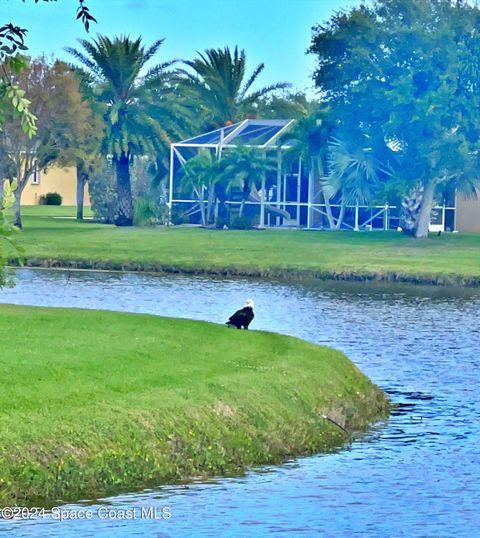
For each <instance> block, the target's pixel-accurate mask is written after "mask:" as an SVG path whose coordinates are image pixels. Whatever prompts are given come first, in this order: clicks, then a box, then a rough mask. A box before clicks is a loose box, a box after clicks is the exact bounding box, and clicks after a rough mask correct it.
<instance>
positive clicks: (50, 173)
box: [22, 166, 90, 206]
mask: <svg viewBox="0 0 480 538" xmlns="http://www.w3.org/2000/svg"><path fill="white" fill-rule="evenodd" d="M32 180H33V176H32V177H30V179H29V180H28V183H27V185H26V186H25V189H24V190H23V193H22V205H37V204H38V203H39V200H40V196H42V195H43V194H47V193H48V192H58V194H60V195H61V197H62V205H76V204H77V174H76V170H75V168H74V167H69V168H59V167H57V166H52V167H50V168H48V169H47V170H46V171H44V170H41V171H40V172H39V182H38V185H36V184H34V183H33V182H32ZM85 205H86V206H89V205H90V196H89V193H88V184H86V185H85Z"/></svg>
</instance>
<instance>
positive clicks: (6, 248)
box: [0, 180, 23, 288]
mask: <svg viewBox="0 0 480 538" xmlns="http://www.w3.org/2000/svg"><path fill="white" fill-rule="evenodd" d="M1 181H2V185H1V187H2V188H1V189H0V288H1V287H2V286H4V285H6V284H10V282H9V280H8V279H7V278H6V275H5V266H6V264H7V262H8V260H9V259H10V258H12V259H17V260H18V261H19V262H20V263H21V262H22V255H23V249H22V248H21V247H19V245H18V244H17V243H16V242H15V241H14V234H15V233H16V232H17V231H18V229H17V228H16V227H15V226H13V224H12V222H11V220H10V219H9V218H8V215H9V213H10V211H11V208H12V206H13V200H14V198H13V193H14V191H15V189H16V188H17V185H16V183H15V182H13V183H12V184H10V182H9V181H5V182H3V180H1Z"/></svg>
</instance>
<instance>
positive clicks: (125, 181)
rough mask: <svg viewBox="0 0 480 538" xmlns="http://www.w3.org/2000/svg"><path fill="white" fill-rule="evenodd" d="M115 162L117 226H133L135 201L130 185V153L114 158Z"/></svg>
mask: <svg viewBox="0 0 480 538" xmlns="http://www.w3.org/2000/svg"><path fill="white" fill-rule="evenodd" d="M114 163H115V177H116V183H117V212H116V215H115V221H114V223H115V225H116V226H132V225H133V202H132V187H131V185H130V160H129V158H128V155H125V154H124V153H122V155H121V156H120V157H119V158H118V157H115V158H114Z"/></svg>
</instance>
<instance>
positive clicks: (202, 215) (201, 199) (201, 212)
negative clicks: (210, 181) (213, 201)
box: [198, 189, 207, 226]
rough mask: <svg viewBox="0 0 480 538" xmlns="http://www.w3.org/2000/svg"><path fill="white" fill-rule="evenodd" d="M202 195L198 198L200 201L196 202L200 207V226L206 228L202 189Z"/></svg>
mask: <svg viewBox="0 0 480 538" xmlns="http://www.w3.org/2000/svg"><path fill="white" fill-rule="evenodd" d="M201 192H202V195H201V196H200V199H199V200H198V205H199V206H200V215H201V219H202V226H206V225H207V224H206V218H205V200H204V199H203V189H202V191H201Z"/></svg>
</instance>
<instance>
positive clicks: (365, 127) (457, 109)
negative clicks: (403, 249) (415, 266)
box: [310, 0, 480, 238]
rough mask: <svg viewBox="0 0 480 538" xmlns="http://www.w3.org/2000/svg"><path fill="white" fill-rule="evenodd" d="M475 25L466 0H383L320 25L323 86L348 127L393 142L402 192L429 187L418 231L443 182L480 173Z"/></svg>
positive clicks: (424, 228)
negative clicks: (479, 161)
mask: <svg viewBox="0 0 480 538" xmlns="http://www.w3.org/2000/svg"><path fill="white" fill-rule="evenodd" d="M479 25H480V11H479V9H478V8H477V7H475V6H472V5H470V4H469V3H468V2H466V1H462V0H459V1H457V2H451V1H450V0H377V1H375V2H374V3H373V4H372V5H370V4H365V5H362V6H360V7H358V8H354V9H352V10H350V11H348V12H342V13H337V14H336V15H334V17H332V18H331V19H330V21H328V22H327V23H325V24H323V25H318V26H317V27H316V29H315V32H314V37H313V41H312V45H311V48H310V52H312V53H314V54H316V55H317V57H318V68H317V71H316V73H315V81H316V84H317V87H318V89H319V91H320V92H322V95H323V96H324V98H325V99H326V100H327V101H328V102H329V103H331V106H332V107H334V108H335V109H336V113H337V114H338V115H339V117H342V118H343V122H344V125H345V126H348V128H349V129H353V130H358V131H363V135H364V136H366V137H367V138H370V139H372V140H379V139H382V140H383V141H384V142H385V143H386V144H389V145H390V146H391V147H394V148H395V151H396V153H397V156H398V170H397V174H398V176H399V177H401V178H402V181H403V183H404V188H405V191H408V190H410V189H411V188H412V187H415V186H417V185H421V186H422V187H423V196H422V202H421V207H420V211H419V215H418V220H417V222H416V225H415V236H416V237H419V238H420V237H427V235H428V224H429V220H430V214H431V210H432V206H433V204H434V199H435V195H436V192H437V191H438V189H439V188H443V187H444V186H445V184H447V183H448V182H451V181H453V180H454V181H456V182H457V184H458V185H461V184H462V183H464V182H467V183H469V184H470V183H472V182H473V181H474V178H475V177H479V176H480V174H479V171H480V170H479V168H478V162H477V159H478V158H477V154H478V150H479V149H480V143H479V141H480V137H479V136H478V125H479V123H480V121H479V120H480V113H479V112H478V111H479V110H480V107H479V104H480V101H479V99H480V94H479V92H478V81H479V80H480V78H479V74H480V71H479V70H478V60H477V58H478V51H479V50H480V49H479V40H478V37H477V28H478V27H479Z"/></svg>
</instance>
